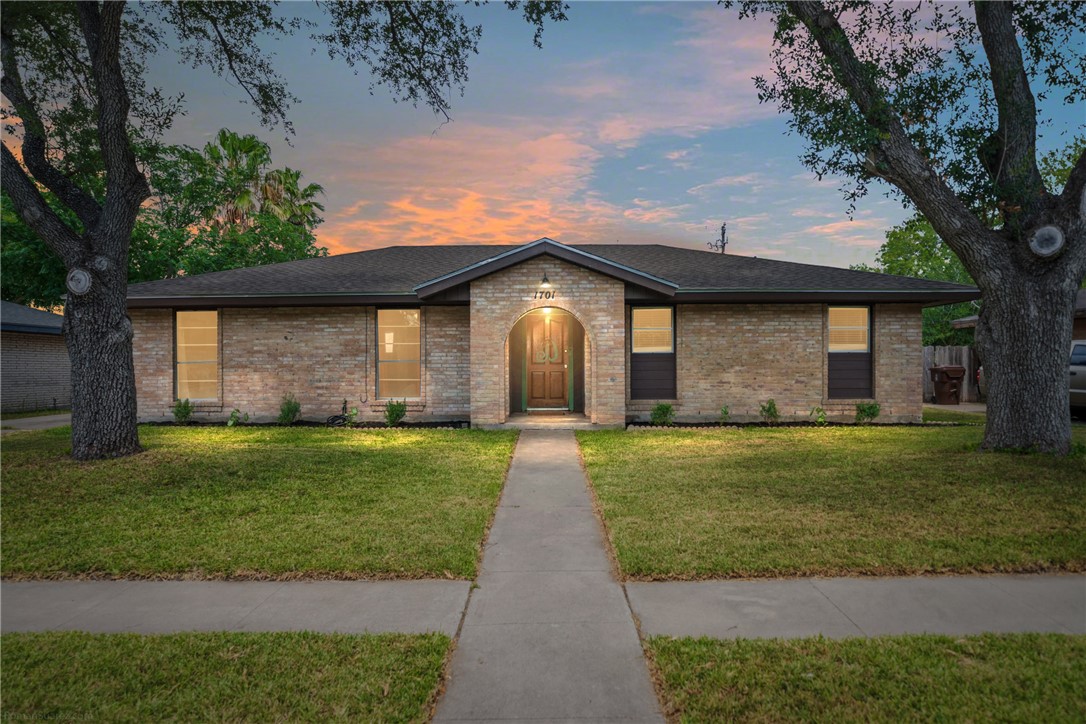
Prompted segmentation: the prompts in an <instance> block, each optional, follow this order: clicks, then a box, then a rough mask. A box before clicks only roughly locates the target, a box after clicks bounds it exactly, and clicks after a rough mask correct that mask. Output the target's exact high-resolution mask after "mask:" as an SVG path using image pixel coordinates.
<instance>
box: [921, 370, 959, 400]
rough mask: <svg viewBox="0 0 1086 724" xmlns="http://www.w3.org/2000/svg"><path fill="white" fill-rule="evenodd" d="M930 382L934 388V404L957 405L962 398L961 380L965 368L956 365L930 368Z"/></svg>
mask: <svg viewBox="0 0 1086 724" xmlns="http://www.w3.org/2000/svg"><path fill="white" fill-rule="evenodd" d="M929 372H930V373H931V381H932V382H933V383H934V386H935V404H937V405H957V404H958V403H959V402H961V397H962V380H963V379H964V378H965V368H964V367H959V366H958V365H943V366H941V367H932V368H931V369H930V370H929Z"/></svg>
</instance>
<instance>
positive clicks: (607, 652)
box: [436, 430, 663, 722]
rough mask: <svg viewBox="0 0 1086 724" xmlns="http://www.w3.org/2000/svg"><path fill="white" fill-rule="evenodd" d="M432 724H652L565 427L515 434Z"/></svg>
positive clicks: (620, 600)
mask: <svg viewBox="0 0 1086 724" xmlns="http://www.w3.org/2000/svg"><path fill="white" fill-rule="evenodd" d="M482 569H483V570H482V574H481V575H480V577H479V580H478V586H479V587H478V589H477V590H475V591H474V592H473V593H472V596H471V600H470V602H469V603H468V611H467V615H466V616H465V618H464V625H463V628H462V629H461V632H460V639H459V642H458V644H457V648H456V652H455V654H454V655H453V660H452V667H451V673H450V677H449V683H448V687H447V690H446V693H445V696H444V697H443V698H442V699H441V701H439V702H438V705H437V714H436V719H437V720H438V721H456V720H459V721H464V720H471V721H480V720H520V719H536V720H573V719H580V720H585V719H588V720H594V721H600V720H623V721H654V722H655V721H662V720H663V718H662V716H661V714H660V712H659V707H658V704H657V701H656V696H655V694H654V692H653V688H652V684H651V682H650V679H649V671H648V667H647V665H646V663H645V659H644V657H643V654H642V651H641V643H640V641H639V639H638V635H637V630H636V629H635V627H634V623H633V619H632V617H631V616H630V610H629V607H628V605H627V604H626V599H625V597H624V595H623V592H622V587H621V586H620V585H619V583H618V582H617V581H616V580H615V579H614V578H613V577H612V575H611V565H610V561H609V560H608V558H607V552H606V550H605V548H604V541H603V531H602V529H601V527H600V524H599V521H597V520H596V516H595V514H594V513H593V510H592V503H591V499H590V498H589V495H588V488H587V481H586V480H585V477H584V471H583V470H582V469H581V465H580V457H579V455H578V451H577V442H576V440H575V439H574V437H573V433H572V432H570V431H568V430H567V431H561V432H559V431H554V432H549V431H548V432H544V431H526V432H522V433H521V436H520V440H519V442H518V443H517V449H516V453H515V454H514V456H513V463H512V466H511V468H510V470H509V477H508V480H507V482H506V485H505V491H504V493H503V495H502V499H501V503H500V505H499V507H498V512H497V515H496V517H495V519H494V525H493V528H492V529H491V531H490V537H489V540H488V542H487V546H486V550H485V552H484V557H483V565H482Z"/></svg>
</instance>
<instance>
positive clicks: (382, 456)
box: [0, 427, 516, 579]
mask: <svg viewBox="0 0 1086 724" xmlns="http://www.w3.org/2000/svg"><path fill="white" fill-rule="evenodd" d="M68 436H69V431H68V430H67V429H66V428H61V429H57V430H48V431H42V432H34V433H29V432H28V433H25V434H20V435H16V436H10V437H7V438H5V439H4V455H3V475H2V480H0V487H2V496H3V501H4V525H3V529H2V542H3V551H4V562H3V563H4V567H3V574H4V576H5V577H6V578H63V577H73V576H88V575H89V576H118V577H137V578H139V577H142V578H242V579H263V578H280V579H290V578H306V577H310V578H345V579H351V578H371V577H373V578H382V577H402V578H418V577H458V578H471V577H473V576H474V575H475V571H476V565H477V561H478V558H479V551H480V548H481V545H482V539H483V534H484V532H485V530H486V526H487V524H488V522H489V520H490V518H491V516H492V514H493V511H494V509H495V507H496V505H497V499H498V494H499V493H500V491H501V486H502V481H503V480H504V477H505V472H506V469H507V468H508V466H509V460H510V457H511V455H512V451H513V445H514V442H515V440H516V433H515V432H509V431H496V432H486V431H479V430H346V429H330V428H276V427H242V428H226V427H214V428H212V427H191V428H186V427H142V428H141V429H140V438H141V440H142V442H143V445H144V447H145V448H146V452H144V453H142V454H139V455H134V456H131V457H127V458H121V459H118V460H103V461H98V462H92V463H78V462H74V461H73V460H71V459H70V458H68V457H67V455H68V451H69V450H70V442H69V437H68Z"/></svg>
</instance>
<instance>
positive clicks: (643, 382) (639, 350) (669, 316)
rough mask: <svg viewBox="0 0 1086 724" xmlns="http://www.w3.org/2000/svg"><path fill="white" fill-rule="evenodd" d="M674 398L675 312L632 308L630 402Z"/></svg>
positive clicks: (665, 309)
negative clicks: (631, 400) (632, 400)
mask: <svg viewBox="0 0 1086 724" xmlns="http://www.w3.org/2000/svg"><path fill="white" fill-rule="evenodd" d="M675 397H676V376H675V310H674V309H673V308H672V307H634V308H632V309H631V310H630V398H631V399H634V400H673V399H675Z"/></svg>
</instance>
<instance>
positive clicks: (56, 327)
mask: <svg viewBox="0 0 1086 724" xmlns="http://www.w3.org/2000/svg"><path fill="white" fill-rule="evenodd" d="M63 324H64V317H62V316H60V315H59V314H53V313H52V312H46V311H43V310H41V309H34V308H32V307H24V306H23V305H22V304H16V303H15V302H4V301H0V329H3V331H5V332H29V333H31V334H61V325H63Z"/></svg>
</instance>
